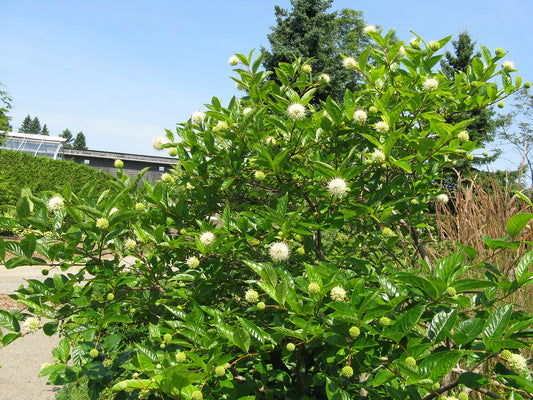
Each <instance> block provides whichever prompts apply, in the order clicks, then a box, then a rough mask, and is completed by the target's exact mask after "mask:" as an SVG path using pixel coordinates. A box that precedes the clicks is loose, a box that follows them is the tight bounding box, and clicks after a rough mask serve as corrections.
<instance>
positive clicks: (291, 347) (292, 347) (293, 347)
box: [285, 343, 296, 352]
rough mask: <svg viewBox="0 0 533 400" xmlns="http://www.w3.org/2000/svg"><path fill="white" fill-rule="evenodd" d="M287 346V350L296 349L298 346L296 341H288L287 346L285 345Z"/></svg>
mask: <svg viewBox="0 0 533 400" xmlns="http://www.w3.org/2000/svg"><path fill="white" fill-rule="evenodd" d="M285 348H286V349H287V351H291V352H292V351H294V350H296V346H295V345H294V343H287V346H285Z"/></svg>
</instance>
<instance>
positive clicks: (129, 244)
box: [124, 238, 137, 251]
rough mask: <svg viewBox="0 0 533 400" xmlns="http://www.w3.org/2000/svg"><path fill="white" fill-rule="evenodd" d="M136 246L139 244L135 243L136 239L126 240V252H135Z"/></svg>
mask: <svg viewBox="0 0 533 400" xmlns="http://www.w3.org/2000/svg"><path fill="white" fill-rule="evenodd" d="M136 244H137V243H136V242H135V240H134V239H132V238H128V239H126V240H124V250H126V251H133V250H135V246H136Z"/></svg>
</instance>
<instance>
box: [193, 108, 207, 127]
mask: <svg viewBox="0 0 533 400" xmlns="http://www.w3.org/2000/svg"><path fill="white" fill-rule="evenodd" d="M204 118H205V114H204V113H203V112H201V111H200V110H197V111H195V112H193V113H192V115H191V121H192V123H193V124H201V123H202V122H203V120H204Z"/></svg>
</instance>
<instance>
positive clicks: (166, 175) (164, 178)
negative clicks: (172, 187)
mask: <svg viewBox="0 0 533 400" xmlns="http://www.w3.org/2000/svg"><path fill="white" fill-rule="evenodd" d="M161 182H165V183H173V182H174V177H173V176H172V175H170V174H169V173H168V172H164V173H163V174H161Z"/></svg>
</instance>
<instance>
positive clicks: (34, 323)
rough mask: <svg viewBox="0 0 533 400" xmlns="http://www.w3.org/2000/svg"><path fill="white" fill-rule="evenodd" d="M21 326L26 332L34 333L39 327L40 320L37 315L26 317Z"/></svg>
mask: <svg viewBox="0 0 533 400" xmlns="http://www.w3.org/2000/svg"><path fill="white" fill-rule="evenodd" d="M22 327H23V328H24V329H25V330H26V332H28V333H35V332H37V331H38V330H39V328H40V327H41V320H40V319H39V318H37V317H28V318H26V319H25V320H24V322H23V323H22Z"/></svg>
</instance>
